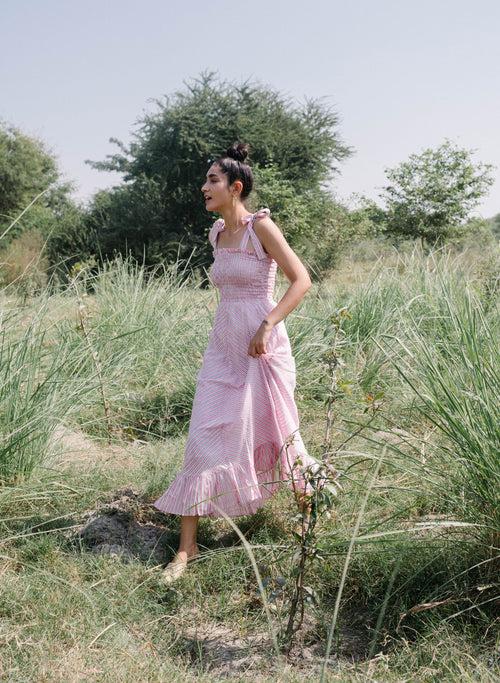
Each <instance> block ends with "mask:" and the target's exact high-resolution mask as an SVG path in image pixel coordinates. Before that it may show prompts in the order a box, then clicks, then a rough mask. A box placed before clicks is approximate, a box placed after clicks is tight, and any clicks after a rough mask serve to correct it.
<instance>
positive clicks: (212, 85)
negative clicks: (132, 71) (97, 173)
mask: <svg viewBox="0 0 500 683" xmlns="http://www.w3.org/2000/svg"><path fill="white" fill-rule="evenodd" d="M154 102H155V103H156V105H157V106H158V111H157V112H155V113H153V114H146V115H144V116H143V118H142V119H140V120H139V121H138V122H137V123H138V125H139V128H138V130H137V131H136V132H135V133H134V134H133V138H134V139H133V141H132V142H131V143H130V145H129V146H128V147H127V146H125V145H124V144H123V143H122V142H120V141H119V140H117V139H116V138H111V139H110V141H111V142H113V143H115V144H117V145H118V147H119V148H120V152H119V153H117V154H113V155H108V156H107V159H106V160H104V161H91V160H87V161H86V163H88V164H90V165H91V166H92V167H93V168H96V169H101V170H106V171H117V172H118V173H121V174H122V175H123V181H124V182H123V184H122V185H121V186H118V187H114V188H112V189H111V190H107V191H104V194H103V192H100V193H99V194H98V195H97V196H96V197H95V201H94V202H93V203H92V204H91V206H90V207H89V215H90V220H91V222H92V226H93V228H95V230H96V232H97V234H98V239H99V249H100V252H101V253H102V254H103V255H104V256H111V255H112V254H114V253H115V252H117V251H125V250H126V251H127V253H132V255H133V256H134V257H136V258H138V259H139V260H141V261H142V262H145V263H146V264H148V263H149V264H152V263H155V262H157V261H160V260H162V259H165V258H170V257H174V256H175V257H177V256H180V257H184V258H186V257H187V256H188V255H189V254H190V253H191V251H192V249H193V247H195V246H196V247H197V248H198V260H197V259H196V258H195V259H193V260H192V263H197V262H199V263H202V264H204V263H207V262H208V260H209V245H208V244H207V238H206V233H207V228H208V226H209V225H210V223H211V221H212V220H215V218H216V216H215V215H214V216H209V215H207V211H206V208H205V205H204V202H203V200H202V194H201V186H202V184H203V181H204V178H205V174H206V172H207V169H208V167H209V166H210V164H211V163H212V162H213V161H214V160H215V159H216V158H217V157H218V156H220V155H222V154H223V153H224V152H225V151H226V149H227V147H228V146H229V145H230V144H231V143H233V142H234V141H236V140H244V141H245V142H248V143H249V144H250V149H251V153H250V157H249V163H250V164H251V166H252V168H253V170H254V174H255V179H256V187H255V193H254V195H253V199H252V195H251V202H252V206H249V210H255V209H257V208H259V206H258V205H259V204H260V203H261V202H262V198H265V199H266V200H267V203H268V204H269V205H270V207H271V210H272V211H273V215H274V216H278V218H279V215H278V214H277V210H278V209H279V208H281V209H282V211H283V215H285V214H286V212H287V207H286V206H283V207H276V208H275V207H274V206H273V197H272V196H270V194H269V192H268V191H267V190H266V182H267V181H269V183H271V184H274V186H276V184H278V185H280V186H281V188H282V191H279V192H277V197H278V196H279V199H280V200H281V199H282V198H283V197H286V196H287V195H288V196H290V198H291V200H292V204H294V203H295V204H296V205H298V204H301V202H300V201H299V200H300V198H302V200H303V201H302V204H303V203H304V201H305V198H306V197H307V195H308V193H311V191H312V192H314V191H323V190H320V188H321V186H322V185H323V184H324V183H326V182H327V181H329V180H330V179H331V178H332V176H333V175H334V174H335V173H338V171H339V164H340V162H341V161H342V160H343V159H345V158H347V157H348V156H350V155H351V154H352V150H351V148H349V147H348V146H346V145H345V144H344V143H343V142H342V141H341V139H340V135H339V132H338V116H337V114H336V113H335V112H334V111H332V110H331V109H329V108H328V107H325V106H324V105H322V104H321V103H320V102H318V101H312V100H308V101H306V103H305V105H304V106H302V107H297V106H295V105H294V104H293V103H292V102H291V101H290V100H289V99H288V98H286V97H283V96H282V95H280V94H279V93H277V92H274V91H272V90H271V89H269V88H265V87H263V86H261V85H259V84H249V83H248V82H245V83H243V84H241V85H234V84H228V83H224V82H218V81H216V79H215V77H214V72H209V73H202V74H201V77H200V78H199V79H194V82H193V83H191V84H187V88H186V90H185V91H179V92H176V93H174V95H173V96H171V97H170V96H165V97H164V100H154ZM271 170H272V173H271V172H270V171H271ZM275 189H276V188H275ZM325 192H326V191H325ZM104 195H106V196H104ZM301 211H303V212H304V213H305V214H307V210H306V208H304V207H303V206H301ZM305 220H307V219H305ZM303 225H305V223H304V224H303ZM302 229H303V227H302V228H301V227H300V226H297V225H294V228H293V232H294V233H297V234H298V233H300V232H301V230H302Z"/></svg>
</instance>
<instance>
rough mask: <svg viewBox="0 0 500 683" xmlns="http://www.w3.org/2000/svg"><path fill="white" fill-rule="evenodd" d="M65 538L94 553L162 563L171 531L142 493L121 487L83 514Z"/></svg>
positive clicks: (168, 554) (162, 516) (166, 554)
mask: <svg viewBox="0 0 500 683" xmlns="http://www.w3.org/2000/svg"><path fill="white" fill-rule="evenodd" d="M68 540H69V541H70V542H71V543H72V544H73V545H75V546H79V547H81V546H83V547H84V548H86V549H88V550H90V551H91V552H93V553H95V554H97V555H114V556H119V557H121V558H122V559H123V560H124V561H125V562H128V561H132V560H137V559H138V560H141V561H143V562H150V561H152V562H154V563H155V564H156V563H157V564H165V563H166V561H167V559H166V558H167V556H170V555H171V547H172V541H173V534H172V531H171V530H170V529H168V528H166V527H165V515H163V514H162V513H161V512H160V511H159V510H156V508H154V507H153V506H152V505H151V504H150V502H148V500H146V498H145V496H144V495H143V494H141V493H140V492H138V491H134V490H133V489H132V488H124V489H120V490H118V491H115V492H114V493H112V494H110V495H109V496H108V499H107V500H104V501H103V502H102V503H101V504H99V506H98V507H97V508H96V509H94V510H89V511H88V512H86V513H84V515H83V519H82V523H81V526H80V527H77V528H76V529H72V530H71V535H70V536H68Z"/></svg>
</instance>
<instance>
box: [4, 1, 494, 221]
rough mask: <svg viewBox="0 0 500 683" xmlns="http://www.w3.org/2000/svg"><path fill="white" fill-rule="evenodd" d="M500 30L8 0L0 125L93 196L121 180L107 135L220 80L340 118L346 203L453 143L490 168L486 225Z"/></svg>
mask: <svg viewBox="0 0 500 683" xmlns="http://www.w3.org/2000/svg"><path fill="white" fill-rule="evenodd" d="M499 27H500V2H499V1H498V0H475V1H474V2H472V1H471V0H468V1H467V2H465V0H418V1H416V0H415V1H413V2H410V1H407V0H398V1H395V0H372V1H370V0H358V1H356V0H354V1H351V2H339V1H338V0H309V1H308V2H299V3H294V2H293V0H288V1H285V0H275V1H273V0H266V1H263V0H253V1H251V2H236V1H233V2H229V0H210V1H209V2H208V1H207V2H201V1H200V0H191V2H171V1H169V0H164V1H163V2H161V1H160V0H141V1H140V2H138V1H132V0H119V1H118V0H108V1H106V0H85V2H75V1H73V2H71V1H70V0H67V1H65V2H64V1H63V0H38V1H35V0H0V55H1V60H0V118H2V119H3V120H6V121H8V122H9V123H12V124H14V125H16V126H18V127H20V128H21V129H22V130H23V131H24V132H26V133H28V134H32V135H36V136H37V137H40V138H42V139H43V140H44V141H45V142H46V143H47V145H48V146H49V148H50V149H51V150H52V151H53V152H54V153H55V155H56V156H57V158H58V160H59V168H60V169H61V171H62V172H63V175H64V178H65V179H67V180H73V181H75V182H76V186H77V190H76V191H75V194H74V196H75V198H77V199H84V200H86V199H88V198H90V196H91V195H92V194H93V193H94V192H95V191H96V190H97V189H100V188H104V187H110V186H111V185H116V184H119V183H120V182H121V176H120V175H119V174H117V173H105V172H102V171H97V170H93V169H92V168H90V166H88V165H87V164H85V163H84V159H92V160H103V159H104V158H105V156H106V155H107V154H114V153H117V152H119V149H118V147H117V145H115V144H112V143H110V142H109V138H110V137H116V138H118V139H119V140H121V141H122V142H124V143H125V144H128V143H129V142H130V140H131V133H132V131H133V130H136V129H137V126H134V124H135V122H136V120H138V119H139V118H140V117H141V115H142V114H143V113H144V112H146V111H147V112H155V111H157V108H156V107H155V105H154V104H153V102H152V100H153V99H154V98H159V99H161V98H162V97H163V95H171V94H172V93H174V92H175V91H177V90H182V89H185V87H186V86H185V85H184V84H185V83H186V82H189V81H190V80H191V79H194V78H197V77H199V75H200V73H201V72H202V71H205V70H212V71H216V72H217V76H218V78H219V79H220V80H222V81H230V82H236V83H240V82H242V81H245V80H250V81H258V82H259V83H260V84H261V85H267V86H269V87H271V88H273V89H275V90H277V91H279V92H281V93H282V94H283V95H285V96H288V97H290V98H293V99H294V100H295V102H296V104H297V105H300V104H303V103H304V102H305V98H323V101H324V102H325V103H326V104H327V105H329V106H331V107H332V108H333V109H334V110H336V111H337V112H338V114H339V115H340V134H341V136H342V139H343V141H344V142H345V143H347V144H348V145H350V146H352V147H354V148H355V151H356V153H355V155H354V156H353V157H351V158H350V159H349V160H347V161H345V162H344V163H343V164H342V175H341V176H337V177H336V180H335V183H334V187H335V191H336V194H337V195H338V196H339V197H340V198H341V199H345V200H346V201H350V198H352V195H353V193H361V194H364V195H366V196H368V197H371V198H373V199H375V200H378V201H380V200H379V197H378V193H379V192H380V191H381V189H380V188H381V186H382V185H384V183H385V181H386V178H385V174H384V169H385V168H387V167H392V166H394V165H396V164H398V163H400V162H401V161H404V160H405V159H406V158H407V157H408V156H409V155H410V154H412V153H419V152H421V151H422V150H423V149H424V148H426V147H435V146H438V145H439V144H441V143H442V142H443V141H444V139H445V138H449V139H451V140H452V141H453V142H455V143H457V144H458V145H460V146H461V147H466V148H467V149H474V150H477V151H476V152H475V155H474V158H475V159H476V160H477V161H482V162H485V163H491V164H494V165H495V166H496V167H497V168H496V169H495V179H496V182H495V185H493V186H492V188H491V189H490V193H489V196H488V197H486V198H485V199H484V200H483V201H482V203H481V205H480V206H479V207H478V209H477V211H476V212H475V213H476V215H482V216H484V217H485V218H488V217H490V216H493V215H495V214H497V213H500V125H499V121H500V82H499V81H500V77H499V74H500V40H499V30H500V29H499ZM231 142H232V140H228V144H230V143H231ZM201 181H202V179H201V178H200V183H201Z"/></svg>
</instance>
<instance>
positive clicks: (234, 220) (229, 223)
mask: <svg viewBox="0 0 500 683" xmlns="http://www.w3.org/2000/svg"><path fill="white" fill-rule="evenodd" d="M221 214H222V220H223V221H224V230H227V231H228V232H238V231H239V230H240V229H241V228H242V227H243V218H245V216H248V215H249V214H250V212H249V211H247V210H246V209H245V207H244V206H243V204H241V205H240V206H238V207H234V209H233V208H230V209H229V210H224V209H223V210H222V211H221Z"/></svg>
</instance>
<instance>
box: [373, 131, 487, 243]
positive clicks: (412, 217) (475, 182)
mask: <svg viewBox="0 0 500 683" xmlns="http://www.w3.org/2000/svg"><path fill="white" fill-rule="evenodd" d="M473 151H474V150H466V149H461V148H459V147H457V146H456V145H454V144H453V143H452V142H450V141H449V140H445V142H444V143H443V144H442V145H440V146H439V147H437V148H436V149H430V148H429V149H425V150H424V151H423V152H422V153H421V154H412V155H410V157H409V159H408V161H405V162H403V163H401V164H399V165H398V166H396V167H395V168H392V169H386V175H387V177H388V179H389V182H390V183H391V184H390V185H387V186H385V187H384V188H383V189H384V191H385V196H384V195H381V196H383V197H384V198H385V200H386V205H387V230H388V232H389V233H390V234H393V235H402V236H408V237H415V238H416V237H420V239H421V241H422V245H423V244H424V241H427V242H432V243H434V242H439V243H440V242H442V241H444V240H445V239H446V238H447V237H451V236H456V235H457V234H459V233H460V230H461V228H463V227H464V226H465V224H466V221H467V219H468V217H469V215H470V212H471V211H472V209H474V208H475V207H476V206H477V205H478V204H479V202H480V200H481V198H482V197H483V196H484V195H485V194H487V191H488V188H489V186H490V185H492V183H493V178H492V175H491V171H492V169H493V168H494V167H493V166H492V165H491V164H483V163H474V162H473V161H472V154H473Z"/></svg>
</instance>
